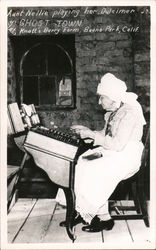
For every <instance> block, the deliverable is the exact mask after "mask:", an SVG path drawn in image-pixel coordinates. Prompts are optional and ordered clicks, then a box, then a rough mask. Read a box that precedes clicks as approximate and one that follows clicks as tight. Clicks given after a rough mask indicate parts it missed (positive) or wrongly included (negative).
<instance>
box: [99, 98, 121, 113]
mask: <svg viewBox="0 0 156 250" xmlns="http://www.w3.org/2000/svg"><path fill="white" fill-rule="evenodd" d="M99 105H101V106H102V108H103V109H105V110H107V111H115V110H116V109H117V108H118V107H119V103H117V102H115V101H113V100H111V99H110V98H109V97H108V96H105V95H100V96H99Z"/></svg>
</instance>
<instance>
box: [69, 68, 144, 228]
mask: <svg viewBox="0 0 156 250" xmlns="http://www.w3.org/2000/svg"><path fill="white" fill-rule="evenodd" d="M126 90H127V87H126V85H125V83H124V82H123V81H121V80H119V79H118V78H116V77H115V76H114V75H112V74H110V73H107V74H105V75H104V76H103V77H102V78H101V82H100V83H99V84H98V88H97V94H98V95H99V104H100V105H101V106H102V108H103V109H104V110H106V111H107V112H106V113H105V116H104V128H103V129H102V130H101V131H92V130H90V129H89V128H86V127H84V126H79V125H75V126H72V129H74V130H75V131H76V133H78V134H79V135H80V136H81V138H83V139H85V138H88V137H89V138H91V139H93V140H94V145H95V146H96V145H97V146H98V147H95V148H94V149H92V150H91V149H89V150H88V151H87V152H85V153H84V154H82V155H81V156H80V157H79V160H78V163H77V165H76V174H75V195H76V211H77V212H78V214H79V216H78V217H77V218H76V220H75V224H77V223H79V222H81V221H85V222H87V225H86V226H83V227H82V230H83V231H86V232H99V231H101V230H104V229H105V230H111V229H112V227H113V226H114V221H113V220H112V218H111V216H110V214H109V211H108V199H109V197H110V196H111V194H112V193H113V191H114V189H115V188H116V186H117V185H118V183H119V182H120V181H121V180H123V179H126V178H129V177H130V176H132V175H134V174H135V173H136V172H137V171H138V170H139V168H140V165H141V155H142V151H143V144H142V141H141V138H142V134H143V125H144V124H145V123H146V122H145V119H144V116H143V112H142V108H141V106H140V104H139V103H138V101H137V100H136V99H137V95H136V94H134V93H130V92H126ZM82 219H83V220H82Z"/></svg>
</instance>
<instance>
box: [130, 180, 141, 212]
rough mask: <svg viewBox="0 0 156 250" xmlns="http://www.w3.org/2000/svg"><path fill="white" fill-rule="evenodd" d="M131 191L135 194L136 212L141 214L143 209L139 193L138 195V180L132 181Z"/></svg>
mask: <svg viewBox="0 0 156 250" xmlns="http://www.w3.org/2000/svg"><path fill="white" fill-rule="evenodd" d="M131 191H132V196H133V199H134V205H135V208H136V212H137V214H140V213H141V209H140V202H139V198H138V195H137V183H136V181H134V182H132V185H131Z"/></svg>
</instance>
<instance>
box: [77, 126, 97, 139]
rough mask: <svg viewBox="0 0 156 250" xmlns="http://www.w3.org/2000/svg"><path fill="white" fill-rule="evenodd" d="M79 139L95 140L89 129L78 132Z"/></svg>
mask: <svg viewBox="0 0 156 250" xmlns="http://www.w3.org/2000/svg"><path fill="white" fill-rule="evenodd" d="M80 137H81V138H82V139H85V138H91V139H93V140H94V139H95V134H94V132H93V131H92V130H90V129H89V128H86V129H82V130H81V131H80Z"/></svg>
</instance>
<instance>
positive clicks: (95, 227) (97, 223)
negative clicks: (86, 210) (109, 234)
mask: <svg viewBox="0 0 156 250" xmlns="http://www.w3.org/2000/svg"><path fill="white" fill-rule="evenodd" d="M113 226H114V221H113V219H110V220H107V221H101V220H100V219H99V218H98V217H97V216H95V217H94V218H93V219H92V221H91V224H90V225H88V226H84V227H82V231H84V232H88V233H95V232H101V231H102V230H111V229H112V228H113Z"/></svg>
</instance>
